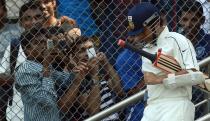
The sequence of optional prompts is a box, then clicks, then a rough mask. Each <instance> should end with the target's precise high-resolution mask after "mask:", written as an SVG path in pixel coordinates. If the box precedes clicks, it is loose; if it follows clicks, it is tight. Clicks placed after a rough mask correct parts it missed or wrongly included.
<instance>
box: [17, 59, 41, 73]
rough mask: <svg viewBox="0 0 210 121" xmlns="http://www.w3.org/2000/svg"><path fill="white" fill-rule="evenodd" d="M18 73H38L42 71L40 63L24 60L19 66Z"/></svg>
mask: <svg viewBox="0 0 210 121" xmlns="http://www.w3.org/2000/svg"><path fill="white" fill-rule="evenodd" d="M17 72H19V73H34V74H35V73H40V72H42V65H41V64H39V63H36V62H33V61H25V62H23V63H22V64H21V65H20V66H19V67H18V71H17Z"/></svg>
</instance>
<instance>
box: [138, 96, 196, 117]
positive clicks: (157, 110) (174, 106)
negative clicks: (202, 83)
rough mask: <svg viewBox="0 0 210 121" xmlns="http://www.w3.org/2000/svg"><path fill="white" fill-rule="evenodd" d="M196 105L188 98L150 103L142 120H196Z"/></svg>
mask: <svg viewBox="0 0 210 121" xmlns="http://www.w3.org/2000/svg"><path fill="white" fill-rule="evenodd" d="M194 114H195V106H194V104H193V103H192V102H191V101H190V100H188V99H180V100H163V101H157V102H154V103H149V104H148V106H147V107H146V108H145V110H144V116H143V118H142V120H141V121H194Z"/></svg>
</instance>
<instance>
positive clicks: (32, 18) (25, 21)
mask: <svg viewBox="0 0 210 121" xmlns="http://www.w3.org/2000/svg"><path fill="white" fill-rule="evenodd" d="M43 22H44V16H43V13H42V11H41V10H40V9H39V8H36V9H28V10H27V11H25V13H24V14H23V16H22V18H21V26H22V27H23V28H24V29H26V30H28V29H30V28H32V27H33V26H36V25H38V24H40V25H42V24H43Z"/></svg>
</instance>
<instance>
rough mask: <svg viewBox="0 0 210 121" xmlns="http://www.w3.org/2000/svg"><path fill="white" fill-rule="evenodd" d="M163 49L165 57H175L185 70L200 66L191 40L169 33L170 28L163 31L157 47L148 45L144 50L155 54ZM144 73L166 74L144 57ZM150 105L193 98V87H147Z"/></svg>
mask: <svg viewBox="0 0 210 121" xmlns="http://www.w3.org/2000/svg"><path fill="white" fill-rule="evenodd" d="M160 48H161V49H162V53H163V54H165V55H169V56H173V57H174V58H175V59H176V60H177V61H178V63H179V64H180V65H181V67H182V68H183V69H191V68H196V69H197V70H199V65H198V63H197V60H196V53H195V50H194V47H193V45H192V43H191V42H190V40H188V39H187V38H185V37H184V36H183V35H181V34H178V33H175V32H169V30H168V27H165V29H164V30H163V31H162V33H161V34H160V36H159V37H158V39H157V42H156V45H146V46H145V47H144V50H145V51H147V52H149V53H153V54H155V53H156V52H157V51H158V49H160ZM142 60H143V64H142V70H143V72H152V73H155V74H157V75H163V74H164V72H163V71H162V70H160V69H158V68H156V67H154V66H153V65H152V62H151V61H150V60H148V59H147V58H144V57H143V59H142ZM147 90H148V97H149V99H148V103H149V102H151V101H154V100H159V99H169V98H170V99H171V98H183V97H184V98H187V99H188V98H189V99H191V98H192V86H183V87H178V88H175V89H169V88H166V87H165V86H164V85H163V84H156V85H147Z"/></svg>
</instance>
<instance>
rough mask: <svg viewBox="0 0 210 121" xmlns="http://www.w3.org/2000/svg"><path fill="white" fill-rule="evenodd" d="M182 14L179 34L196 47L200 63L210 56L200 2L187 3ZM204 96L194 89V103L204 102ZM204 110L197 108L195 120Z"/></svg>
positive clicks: (208, 38) (209, 44)
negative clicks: (203, 27)
mask: <svg viewBox="0 0 210 121" xmlns="http://www.w3.org/2000/svg"><path fill="white" fill-rule="evenodd" d="M180 13H181V16H180V21H179V25H180V26H179V31H178V32H179V33H181V34H183V35H185V36H186V37H187V38H188V39H189V40H191V42H192V44H193V46H194V47H195V52H196V58H197V60H198V61H201V60H203V59H204V58H206V57H208V56H209V55H210V43H209V41H210V34H207V33H205V31H204V30H203V29H202V25H203V24H204V22H205V17H204V16H203V8H202V5H201V3H199V2H198V1H189V2H186V4H185V5H184V6H183V7H182V9H181V12H180ZM203 70H205V69H203ZM204 94H205V93H204V92H202V91H200V90H197V89H194V88H193V98H192V100H193V103H194V104H196V103H199V102H201V101H202V100H204V98H205V96H204ZM198 95H199V96H198ZM204 108H205V106H199V107H197V108H196V113H195V114H196V115H195V119H197V118H199V117H200V116H202V112H204Z"/></svg>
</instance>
